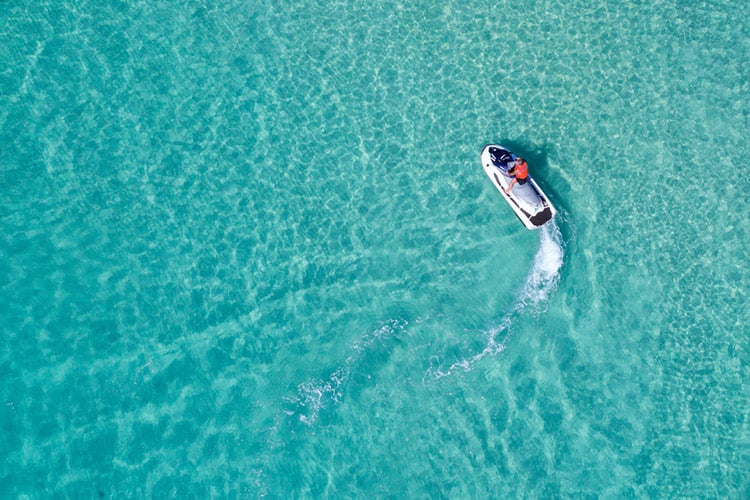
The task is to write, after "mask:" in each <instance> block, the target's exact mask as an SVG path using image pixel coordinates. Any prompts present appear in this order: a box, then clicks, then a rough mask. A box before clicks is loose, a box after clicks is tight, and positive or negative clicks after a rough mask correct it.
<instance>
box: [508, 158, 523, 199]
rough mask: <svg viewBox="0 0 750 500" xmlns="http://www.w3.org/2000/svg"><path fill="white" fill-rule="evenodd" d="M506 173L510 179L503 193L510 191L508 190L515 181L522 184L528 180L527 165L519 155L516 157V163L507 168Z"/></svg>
mask: <svg viewBox="0 0 750 500" xmlns="http://www.w3.org/2000/svg"><path fill="white" fill-rule="evenodd" d="M508 175H510V176H511V177H512V179H511V180H510V183H509V184H508V187H507V188H506V189H505V194H508V193H510V190H511V189H513V186H514V185H515V184H516V183H518V184H520V185H524V184H526V183H527V182H528V181H529V165H528V164H527V163H526V160H524V159H523V158H521V157H520V156H519V157H518V158H516V164H515V165H513V166H512V167H511V168H509V169H508Z"/></svg>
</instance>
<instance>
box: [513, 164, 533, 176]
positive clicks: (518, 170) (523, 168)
mask: <svg viewBox="0 0 750 500" xmlns="http://www.w3.org/2000/svg"><path fill="white" fill-rule="evenodd" d="M513 176H514V177H515V178H516V179H525V178H526V177H528V176H529V165H528V164H527V163H526V162H525V161H522V162H521V163H516V166H515V167H513Z"/></svg>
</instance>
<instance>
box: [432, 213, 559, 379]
mask: <svg viewBox="0 0 750 500" xmlns="http://www.w3.org/2000/svg"><path fill="white" fill-rule="evenodd" d="M539 235H540V239H539V247H538V249H537V252H536V255H534V262H533V263H532V265H531V269H530V270H529V274H528V275H527V276H526V281H525V282H524V284H523V288H522V289H521V290H520V291H519V293H518V294H517V297H518V299H517V300H516V302H515V303H514V305H513V307H512V308H511V310H510V311H509V312H508V313H506V314H505V315H504V316H503V318H502V319H501V320H500V322H499V324H498V325H496V326H494V327H492V328H490V329H489V330H488V331H487V332H485V333H486V335H487V346H486V347H485V348H484V349H483V350H482V352H479V353H477V354H475V355H474V356H472V357H470V358H468V359H462V360H461V361H456V362H455V363H453V364H452V365H451V366H450V367H449V368H448V369H440V368H431V369H430V371H432V372H433V374H434V375H435V376H436V377H438V378H440V377H445V376H448V375H450V374H451V373H452V372H453V370H455V369H456V368H463V369H464V370H466V371H469V370H470V369H471V367H472V366H473V365H474V364H475V363H476V362H477V361H479V360H480V359H482V358H484V357H485V356H488V355H490V356H492V355H495V354H498V353H501V352H503V351H504V350H505V347H506V345H507V342H508V339H509V338H510V333H511V330H510V329H511V326H512V325H513V321H514V320H515V318H517V317H518V316H520V315H521V314H529V313H531V314H534V313H540V312H544V311H545V310H546V307H547V304H548V300H549V298H550V296H551V295H552V294H553V293H554V292H555V290H557V284H558V283H559V281H560V268H561V267H562V264H563V256H564V251H563V241H562V235H561V233H560V229H559V228H558V227H557V225H556V224H555V221H554V220H552V221H550V222H549V223H547V224H545V225H544V226H542V228H541V229H540V230H539Z"/></svg>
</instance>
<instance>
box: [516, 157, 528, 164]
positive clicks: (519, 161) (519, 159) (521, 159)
mask: <svg viewBox="0 0 750 500" xmlns="http://www.w3.org/2000/svg"><path fill="white" fill-rule="evenodd" d="M517 160H518V163H526V160H524V159H523V158H521V157H520V156H519V157H518V158H517Z"/></svg>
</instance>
